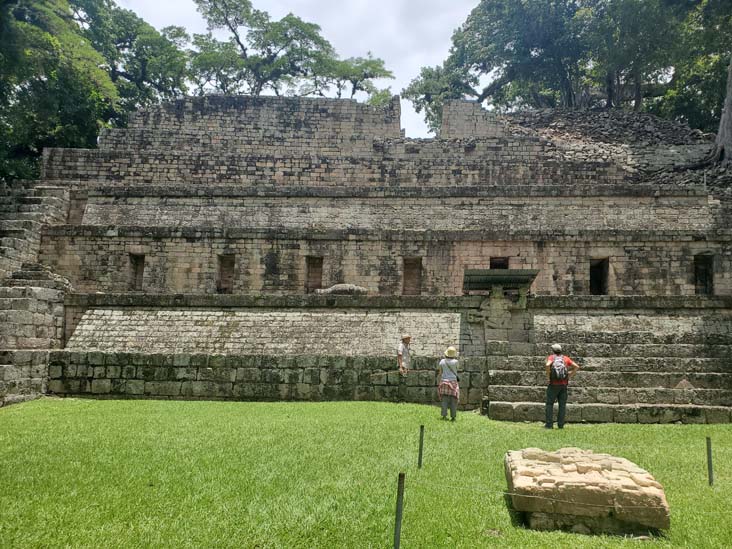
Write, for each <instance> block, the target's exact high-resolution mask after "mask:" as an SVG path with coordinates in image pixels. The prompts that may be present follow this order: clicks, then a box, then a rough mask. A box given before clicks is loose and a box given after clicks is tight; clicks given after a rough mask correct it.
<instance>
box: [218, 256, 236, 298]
mask: <svg viewBox="0 0 732 549" xmlns="http://www.w3.org/2000/svg"><path fill="white" fill-rule="evenodd" d="M235 265H236V256H235V255H234V254H224V255H220V256H219V267H218V275H217V277H216V292H217V293H220V294H230V293H233V292H234V266H235Z"/></svg>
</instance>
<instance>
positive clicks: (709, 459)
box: [707, 437, 714, 486]
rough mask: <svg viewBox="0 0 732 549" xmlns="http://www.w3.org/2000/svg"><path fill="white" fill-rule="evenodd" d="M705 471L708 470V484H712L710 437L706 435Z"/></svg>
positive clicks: (712, 470)
mask: <svg viewBox="0 0 732 549" xmlns="http://www.w3.org/2000/svg"><path fill="white" fill-rule="evenodd" d="M707 471H708V472H709V486H712V485H714V469H713V468H712V439H711V437H707Z"/></svg>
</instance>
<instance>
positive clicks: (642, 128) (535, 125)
mask: <svg viewBox="0 0 732 549" xmlns="http://www.w3.org/2000/svg"><path fill="white" fill-rule="evenodd" d="M503 118H504V120H505V121H506V122H507V124H508V127H509V128H510V131H511V132H512V133H518V134H527V135H536V134H538V135H539V136H540V137H543V138H545V139H548V140H550V141H557V140H559V141H570V142H571V141H577V142H582V143H587V142H598V143H611V144H625V145H641V146H648V145H702V144H706V143H709V144H711V143H712V142H713V141H714V134H708V133H703V132H701V131H700V130H695V129H692V128H690V127H689V126H688V125H686V124H681V123H679V122H674V121H671V120H665V119H663V118H659V117H657V116H654V115H652V114H647V113H638V112H630V111H624V110H620V109H593V110H566V109H542V110H535V111H523V112H517V113H511V114H506V115H504V116H503Z"/></svg>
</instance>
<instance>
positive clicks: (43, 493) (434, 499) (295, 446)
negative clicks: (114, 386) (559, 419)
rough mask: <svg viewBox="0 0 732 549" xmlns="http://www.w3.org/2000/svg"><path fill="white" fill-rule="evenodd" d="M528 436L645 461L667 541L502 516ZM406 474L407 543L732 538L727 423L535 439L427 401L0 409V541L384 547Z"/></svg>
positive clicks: (57, 403)
mask: <svg viewBox="0 0 732 549" xmlns="http://www.w3.org/2000/svg"><path fill="white" fill-rule="evenodd" d="M420 424H424V425H425V430H426V433H425V454H424V467H423V468H422V469H421V470H419V469H417V447H418V440H419V425H420ZM706 436H711V437H712V441H713V445H714V459H715V485H714V487H712V488H710V487H709V486H708V483H707V470H706V443H705V437H706ZM529 446H537V447H541V448H544V449H547V450H554V449H557V448H561V447H563V446H578V447H581V448H589V449H593V450H595V451H602V452H608V453H612V454H616V455H619V456H622V457H626V458H628V459H630V460H631V461H634V462H636V463H637V464H639V465H640V466H641V467H644V468H646V469H648V470H649V471H650V472H651V473H652V474H654V475H655V476H656V478H657V479H658V480H659V481H660V482H661V483H662V484H663V485H664V488H665V489H666V496H667V498H668V501H669V504H670V506H671V513H672V517H671V524H672V526H671V529H670V531H669V532H668V535H667V537H663V538H658V539H653V540H650V541H638V540H632V539H623V538H617V537H591V536H582V535H576V534H565V533H557V532H550V533H541V532H532V531H529V530H526V529H524V528H522V527H520V526H517V525H514V524H512V521H511V516H510V514H509V512H508V510H507V508H506V502H505V500H504V497H503V495H502V493H501V492H502V491H503V490H505V488H506V481H505V478H504V473H503V455H504V453H505V452H506V451H507V450H514V449H520V448H524V447H529ZM400 471H404V472H406V490H405V499H404V505H405V507H404V522H403V526H402V547H403V548H404V549H412V548H417V547H419V548H442V547H445V548H455V547H465V548H474V547H521V548H528V547H531V548H533V547H547V548H552V549H555V548H557V547H568V548H579V547H588V548H589V547H592V548H596V547H638V546H639V545H643V546H645V547H694V548H697V547H720V548H721V547H730V546H732V505H730V504H731V503H732V427H731V426H729V425H698V426H696V425H569V426H568V428H567V429H565V430H564V431H558V430H554V431H545V430H543V429H541V428H540V425H539V424H538V423H537V424H515V423H498V422H494V421H490V420H487V419H485V418H484V417H481V416H479V415H476V414H472V413H463V414H460V416H459V418H458V421H457V422H455V423H454V424H453V423H449V422H441V421H439V413H438V410H437V408H433V407H427V406H419V405H406V404H386V403H370V402H346V403H237V402H172V401H94V400H74V399H66V400H55V399H42V400H38V401H34V402H29V403H26V404H20V405H15V406H10V407H7V408H3V409H0V547H3V548H4V547H95V548H96V547H286V548H290V547H308V548H314V547H328V548H330V547H338V548H341V547H357V548H362V547H363V548H366V547H384V548H386V547H391V544H392V543H393V535H394V534H393V532H394V510H395V501H396V484H397V475H398V473H399V472H400Z"/></svg>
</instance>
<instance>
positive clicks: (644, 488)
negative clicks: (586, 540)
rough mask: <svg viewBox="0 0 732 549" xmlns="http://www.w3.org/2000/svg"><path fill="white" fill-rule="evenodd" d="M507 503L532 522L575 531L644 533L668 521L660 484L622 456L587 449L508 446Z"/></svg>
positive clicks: (542, 527) (665, 526)
mask: <svg viewBox="0 0 732 549" xmlns="http://www.w3.org/2000/svg"><path fill="white" fill-rule="evenodd" d="M505 468H506V480H507V482H508V492H509V494H510V497H511V503H512V504H513V508H514V509H515V510H516V511H520V512H522V513H524V514H525V515H526V522H527V524H528V526H529V527H530V528H534V529H537V530H570V531H572V532H578V533H584V534H589V533H610V534H625V533H631V534H634V533H646V532H649V531H657V530H665V529H668V528H669V526H670V525H671V519H670V512H669V507H668V502H667V501H666V495H665V493H664V491H663V487H662V486H661V485H660V484H659V483H658V482H656V480H655V479H654V478H653V476H652V475H651V474H650V473H649V472H648V471H646V470H644V469H641V468H640V467H638V466H637V465H635V464H634V463H632V462H630V461H628V460H627V459H624V458H619V457H615V456H611V455H609V454H595V453H594V452H592V451H591V450H580V449H579V448H562V449H560V450H557V451H556V452H546V451H544V450H540V449H538V448H526V449H524V450H520V451H515V452H508V453H507V454H506V458H505Z"/></svg>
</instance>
